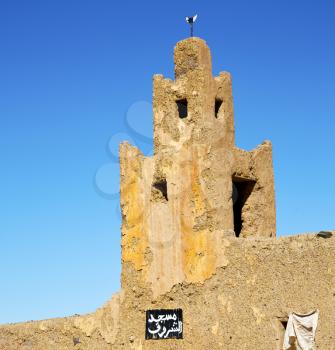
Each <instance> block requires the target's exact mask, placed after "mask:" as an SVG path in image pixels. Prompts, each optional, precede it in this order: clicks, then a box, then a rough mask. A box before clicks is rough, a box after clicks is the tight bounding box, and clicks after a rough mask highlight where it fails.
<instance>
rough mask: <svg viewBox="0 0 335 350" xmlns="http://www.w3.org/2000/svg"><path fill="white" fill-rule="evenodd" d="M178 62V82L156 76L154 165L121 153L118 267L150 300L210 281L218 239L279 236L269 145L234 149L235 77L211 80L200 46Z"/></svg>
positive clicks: (185, 47) (128, 149) (180, 49)
mask: <svg viewBox="0 0 335 350" xmlns="http://www.w3.org/2000/svg"><path fill="white" fill-rule="evenodd" d="M174 60H175V80H174V81H172V80H170V79H164V78H163V76H162V75H156V76H154V93H153V108H154V156H153V157H152V158H147V157H144V156H143V155H142V154H141V153H140V152H139V151H138V150H137V149H136V148H134V147H132V146H130V145H129V144H123V145H121V151H120V160H121V206H122V213H123V228H122V259H123V262H124V265H123V266H124V267H126V263H132V264H134V266H135V267H136V269H137V270H139V271H142V274H143V278H144V279H145V280H146V281H148V282H150V283H151V284H152V288H153V290H154V292H155V294H160V293H163V292H166V291H167V290H169V289H170V288H171V287H172V286H173V285H175V284H176V283H178V282H181V281H183V280H186V281H190V282H197V281H202V280H203V279H205V278H209V277H210V276H211V275H212V274H213V273H214V271H215V269H216V267H217V266H218V265H220V262H221V261H222V259H224V256H223V249H224V247H223V246H222V239H223V238H224V237H229V236H235V235H236V236H240V237H249V236H267V237H274V236H275V232H276V219H275V196H274V180H273V168H272V148H271V143H270V142H264V143H263V144H262V145H261V146H259V147H257V148H256V149H255V150H253V151H251V152H246V151H243V150H241V149H239V148H237V147H236V146H235V130H234V111H233V98H232V83H231V76H230V74H229V73H226V72H222V73H220V75H219V76H218V77H213V76H212V64H211V55H210V50H209V48H208V47H207V45H206V43H205V41H203V40H201V39H199V38H189V39H186V40H183V41H181V42H179V43H178V44H177V46H176V48H175V52H174ZM149 253H150V254H149ZM167 266H169V268H166V267H167Z"/></svg>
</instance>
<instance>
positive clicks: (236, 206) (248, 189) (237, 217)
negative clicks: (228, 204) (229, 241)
mask: <svg viewBox="0 0 335 350" xmlns="http://www.w3.org/2000/svg"><path fill="white" fill-rule="evenodd" d="M255 183H256V182H255V181H252V180H247V179H243V178H233V211H234V231H235V235H236V237H239V236H240V234H241V231H242V229H243V211H244V205H245V203H246V201H247V199H248V198H249V196H250V194H251V193H252V191H253V189H254V186H255Z"/></svg>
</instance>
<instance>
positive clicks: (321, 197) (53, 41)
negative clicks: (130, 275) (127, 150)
mask: <svg viewBox="0 0 335 350" xmlns="http://www.w3.org/2000/svg"><path fill="white" fill-rule="evenodd" d="M194 13H198V14H199V20H198V22H197V23H196V26H195V34H196V35H197V36H200V37H202V38H204V39H205V40H206V41H207V43H208V45H209V46H210V48H211V50H212V56H213V72H214V73H215V74H218V73H219V72H220V71H222V70H228V71H230V72H231V73H232V76H233V93H234V101H235V123H236V139H237V145H238V146H239V147H242V148H245V149H252V148H253V147H255V146H256V145H258V144H259V143H261V142H262V141H263V140H264V139H270V140H271V141H272V142H273V149H274V167H275V180H276V198H277V218H278V225H277V229H278V233H279V234H289V233H297V232H306V231H317V230H320V229H331V228H334V227H335V224H334V199H333V197H334V194H335V191H334V187H333V183H332V182H331V179H332V178H333V177H334V175H333V174H334V172H335V165H334V132H335V121H334V120H335V118H334V117H335V103H334V100H335V66H334V62H335V47H334V37H335V21H334V15H335V3H334V1H330V0H329V1H326V0H318V1H316V0H315V1H310V0H304V1H301V0H295V1H292V0H281V1H268V0H255V1H249V0H248V1H247V0H244V1H243V0H236V1H206V2H200V1H183V2H180V1H176V0H170V1H168V2H164V3H163V2H161V1H144V2H143V1H142V2H134V1H129V0H124V1H122V2H118V3H117V2H113V1H107V0H97V1H88V0H81V1H79V0H66V1H65V0H57V1H55V0H54V1H52V0H50V1H45V0H40V1H37V0H30V1H25V0H0V44H1V51H0V77H1V78H0V160H1V172H0V198H1V200H0V213H1V214H0V235H1V236H0V237H1V245H0V265H1V270H0V280H1V288H0V323H4V322H17V321H25V320H31V319H43V318H49V317H56V316H63V315H64V316H65V315H71V314H74V313H85V312H91V311H93V310H94V309H96V308H97V307H99V306H101V305H102V304H103V303H104V302H105V301H106V300H108V299H109V297H110V296H111V294H112V293H113V292H114V291H116V290H118V288H119V273H120V224H121V223H120V215H119V209H118V208H119V207H118V196H117V189H118V181H119V180H118V164H117V144H118V143H119V141H120V140H122V139H129V140H131V141H132V142H133V143H135V144H137V145H138V146H139V147H140V148H141V149H142V150H143V151H144V152H145V153H146V154H150V152H151V149H152V143H151V140H150V136H151V133H152V125H151V112H150V102H151V95H152V86H151V85H152V75H153V74H155V73H162V74H164V75H165V76H166V77H173V57H172V53H173V47H174V45H175V43H176V42H177V41H179V40H181V39H184V38H185V37H186V36H187V35H188V27H187V25H186V24H185V23H184V17H185V16H186V15H192V14H194Z"/></svg>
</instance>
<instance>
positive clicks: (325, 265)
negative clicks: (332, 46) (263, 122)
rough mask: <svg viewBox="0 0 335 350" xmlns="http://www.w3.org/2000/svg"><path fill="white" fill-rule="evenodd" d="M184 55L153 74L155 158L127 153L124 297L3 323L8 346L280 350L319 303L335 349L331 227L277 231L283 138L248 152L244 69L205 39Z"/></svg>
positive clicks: (193, 41)
mask: <svg viewBox="0 0 335 350" xmlns="http://www.w3.org/2000/svg"><path fill="white" fill-rule="evenodd" d="M174 61H175V80H170V79H165V78H164V77H163V76H162V75H155V76H154V79H153V109H154V155H153V157H145V156H144V155H143V154H142V153H141V152H140V150H138V149H137V148H135V147H133V146H131V145H129V144H128V143H123V144H121V147H120V166H121V208H122V219H123V224H122V275H121V290H120V292H119V293H117V294H116V295H114V296H112V298H111V300H110V301H109V302H107V303H106V304H105V305H104V306H103V307H102V308H101V309H98V310H97V311H96V312H95V313H93V314H88V315H83V316H73V317H68V318H60V319H51V320H45V321H38V322H28V323H21V324H12V325H3V326H1V327H0V349H6V350H9V349H13V350H14V349H22V350H28V349H36V350H39V349H41V350H49V349H50V350H51V349H57V350H58V349H59V350H63V349H89V350H94V349H97V350H104V349H117V350H118V349H130V350H142V349H143V350H144V349H148V350H157V349H159V350H168V349H187V350H191V349H192V350H197V349H199V350H204V349H226V350H240V349H248V350H252V349H258V350H261V349H264V350H276V349H278V350H279V349H282V344H283V335H284V331H285V322H286V321H287V317H288V314H289V313H290V312H291V311H296V312H301V313H307V312H309V311H311V310H314V309H319V310H320V319H319V325H318V330H317V334H316V344H317V348H318V349H322V350H331V349H335V254H334V248H335V239H334V237H333V235H332V233H331V232H328V233H327V234H326V235H324V234H316V233H310V234H304V235H294V236H290V237H281V238H278V239H277V238H276V211H275V192H274V175H273V167H272V146H271V143H270V142H269V141H265V142H263V144H261V145H260V146H258V147H257V148H255V149H254V150H252V151H250V152H247V151H244V150H242V149H240V148H238V147H236V146H235V129H234V110H233V98H232V81H231V76H230V74H229V73H227V72H222V73H220V74H219V76H217V77H213V76H212V66H211V54H210V50H209V48H208V47H207V45H206V43H205V42H204V41H203V40H201V39H199V38H189V39H186V40H183V41H180V42H179V43H177V45H176V47H175V52H174ZM111 268H112V267H111ZM169 310H170V311H169ZM159 320H161V321H160V322H159ZM162 320H163V321H162ZM164 320H165V321H164ZM164 322H166V327H169V329H166V328H165V330H164V324H163V323H164ZM150 327H151V328H150ZM150 337H151V338H153V339H149V338H150ZM155 338H156V339H155ZM169 338H174V339H169ZM177 338H179V339H177Z"/></svg>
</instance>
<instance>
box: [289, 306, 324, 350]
mask: <svg viewBox="0 0 335 350" xmlns="http://www.w3.org/2000/svg"><path fill="white" fill-rule="evenodd" d="M318 319H319V310H316V311H313V312H312V313H309V314H306V315H300V314H297V313H294V312H293V313H291V314H290V315H289V319H288V322H287V327H286V331H285V337H284V350H289V349H292V345H295V346H296V349H297V350H314V349H315V341H314V340H315V333H316V328H317V326H318Z"/></svg>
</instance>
